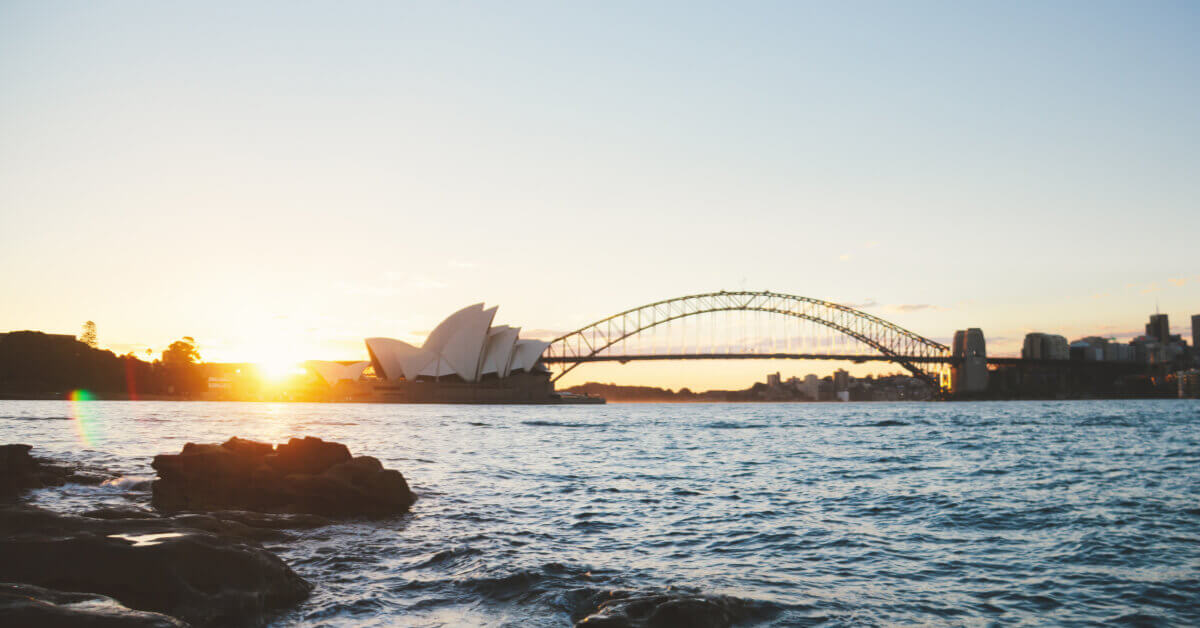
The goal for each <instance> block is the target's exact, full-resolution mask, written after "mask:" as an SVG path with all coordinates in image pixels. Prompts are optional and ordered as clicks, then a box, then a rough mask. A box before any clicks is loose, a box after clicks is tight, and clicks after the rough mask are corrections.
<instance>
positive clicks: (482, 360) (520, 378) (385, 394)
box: [308, 303, 558, 403]
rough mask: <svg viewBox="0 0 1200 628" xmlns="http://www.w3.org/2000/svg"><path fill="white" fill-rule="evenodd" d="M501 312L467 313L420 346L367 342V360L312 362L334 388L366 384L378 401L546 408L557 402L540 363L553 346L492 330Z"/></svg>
mask: <svg viewBox="0 0 1200 628" xmlns="http://www.w3.org/2000/svg"><path fill="white" fill-rule="evenodd" d="M496 310H497V308H496V307H491V308H488V309H484V307H483V304H482V303H476V304H474V305H470V306H467V307H465V308H463V309H461V310H459V311H457V312H455V313H453V314H451V315H450V316H448V317H446V319H445V320H443V321H442V322H441V323H439V324H438V325H437V327H435V328H434V330H433V331H432V332H430V333H429V336H428V337H427V338H426V339H425V342H424V343H423V344H422V345H421V346H419V347H418V346H415V345H412V344H409V343H407V342H404V341H402V340H396V339H394V338H367V339H366V344H367V353H368V355H369V356H370V361H363V362H355V363H349V364H348V363H343V362H309V363H308V366H309V368H310V369H311V370H312V371H313V372H315V373H316V374H317V375H319V376H320V377H321V379H323V380H325V382H326V383H328V384H329V385H330V386H336V385H338V384H344V383H346V380H350V382H360V381H363V380H364V373H365V372H366V371H367V369H368V368H370V369H372V370H373V371H374V376H373V378H370V381H371V383H372V387H373V395H372V396H373V397H375V398H376V399H377V400H380V401H400V402H405V401H409V402H422V401H424V402H447V403H456V402H457V403H472V402H475V403H506V402H507V403H520V402H549V401H554V400H555V399H557V398H558V396H557V395H555V394H554V388H553V386H552V385H551V383H550V373H549V371H548V370H547V369H546V368H545V367H544V366H543V365H542V364H541V363H540V362H539V360H540V359H541V357H542V352H544V351H545V350H546V347H548V346H549V345H550V343H548V342H544V341H541V340H532V339H522V338H520V332H521V330H520V328H519V327H509V326H508V325H496V326H493V325H492V322H493V320H494V319H495V317H496Z"/></svg>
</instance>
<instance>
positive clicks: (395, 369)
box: [367, 338, 437, 380]
mask: <svg viewBox="0 0 1200 628" xmlns="http://www.w3.org/2000/svg"><path fill="white" fill-rule="evenodd" d="M367 352H368V353H370V354H371V361H372V362H373V363H374V364H375V371H376V373H375V374H376V375H378V376H380V377H382V378H383V379H390V380H395V379H400V378H401V377H403V378H405V379H408V380H413V379H416V377H417V375H419V374H420V373H421V370H422V369H424V368H425V367H426V366H427V365H428V364H429V363H431V362H435V361H436V360H437V355H436V354H431V353H429V352H428V351H425V350H424V349H422V348H420V347H414V346H412V345H410V344H408V343H407V342H404V341H403V340H396V339H394V338H367Z"/></svg>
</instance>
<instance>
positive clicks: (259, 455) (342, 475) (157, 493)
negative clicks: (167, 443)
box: [151, 437, 416, 517]
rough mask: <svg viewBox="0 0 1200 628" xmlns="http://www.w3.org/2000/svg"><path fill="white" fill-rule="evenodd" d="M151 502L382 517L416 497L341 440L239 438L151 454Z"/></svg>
mask: <svg viewBox="0 0 1200 628" xmlns="http://www.w3.org/2000/svg"><path fill="white" fill-rule="evenodd" d="M151 466H153V467H154V469H155V470H156V471H158V476H159V479H157V480H155V481H154V485H153V491H154V497H153V504H154V506H155V507H156V508H158V509H160V510H163V511H167V512H176V511H185V510H188V511H208V510H226V509H233V510H252V511H259V512H274V513H310V514H316V515H325V516H333V517H344V516H356V515H366V516H385V515H393V514H398V513H402V512H405V511H407V510H408V508H409V507H410V506H411V505H412V503H413V501H414V500H415V499H416V495H414V494H413V492H412V491H411V490H409V488H408V482H406V481H405V479H404V476H403V475H401V473H400V472H399V471H395V470H392V469H384V468H383V465H382V464H380V462H379V461H378V460H376V459H375V458H372V457H370V456H359V457H357V458H356V457H352V456H351V455H350V450H349V449H347V448H346V446H345V445H343V444H341V443H331V442H325V441H323V440H321V439H319V438H312V437H308V438H304V439H299V438H293V439H291V440H290V441H288V442H287V443H285V444H281V445H279V446H276V447H272V446H271V445H269V444H267V443H259V442H255V441H250V440H244V439H241V438H236V437H235V438H231V439H229V440H228V441H226V442H224V443H222V444H220V445H213V444H206V445H198V444H195V443H188V444H186V445H184V447H183V451H181V452H180V453H178V454H164V455H159V456H155V457H154V462H153V464H152V465H151Z"/></svg>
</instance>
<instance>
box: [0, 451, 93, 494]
mask: <svg viewBox="0 0 1200 628" xmlns="http://www.w3.org/2000/svg"><path fill="white" fill-rule="evenodd" d="M32 449H33V446H31V445H0V497H6V496H8V497H11V496H12V495H15V494H17V493H19V492H21V491H23V490H25V489H31V488H44V487H47V486H62V485H63V484H66V483H67V482H75V483H78V484H100V483H101V482H103V481H104V480H106V479H108V477H109V476H106V475H104V474H102V473H98V472H94V471H86V470H83V469H81V468H78V467H73V466H66V465H59V464H52V463H50V462H48V461H46V460H42V459H40V458H35V457H33V456H32V455H30V453H29V452H30V450H32Z"/></svg>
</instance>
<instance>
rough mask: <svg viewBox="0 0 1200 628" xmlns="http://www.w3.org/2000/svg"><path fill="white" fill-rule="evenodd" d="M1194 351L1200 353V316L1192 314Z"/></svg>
mask: <svg viewBox="0 0 1200 628" xmlns="http://www.w3.org/2000/svg"><path fill="white" fill-rule="evenodd" d="M1192 351H1195V352H1198V353H1200V314H1192Z"/></svg>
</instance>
